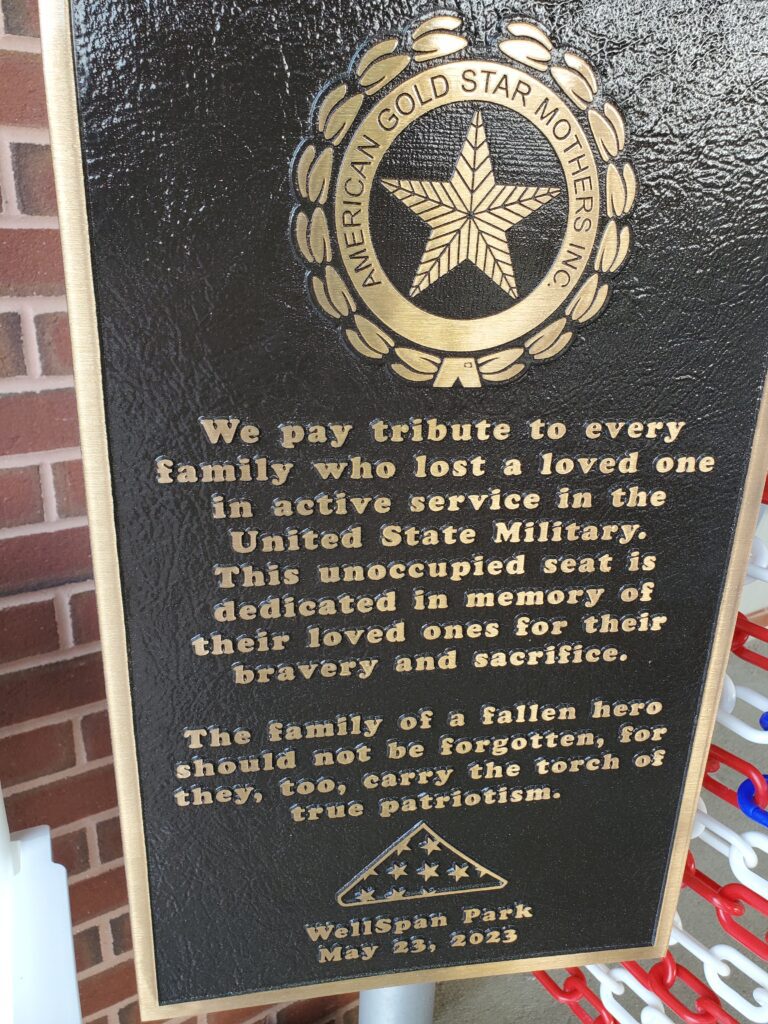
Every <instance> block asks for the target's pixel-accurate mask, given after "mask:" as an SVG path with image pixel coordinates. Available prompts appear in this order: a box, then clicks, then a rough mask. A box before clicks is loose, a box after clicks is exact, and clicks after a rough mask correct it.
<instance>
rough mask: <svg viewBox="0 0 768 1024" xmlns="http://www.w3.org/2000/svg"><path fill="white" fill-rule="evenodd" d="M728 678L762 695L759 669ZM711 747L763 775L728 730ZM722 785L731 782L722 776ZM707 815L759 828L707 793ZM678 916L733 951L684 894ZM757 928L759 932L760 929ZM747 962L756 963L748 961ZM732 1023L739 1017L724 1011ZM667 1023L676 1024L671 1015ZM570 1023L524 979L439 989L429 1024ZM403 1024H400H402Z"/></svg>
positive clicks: (750, 916)
mask: <svg viewBox="0 0 768 1024" xmlns="http://www.w3.org/2000/svg"><path fill="white" fill-rule="evenodd" d="M729 672H730V675H731V678H732V679H733V680H734V682H736V683H739V684H741V685H743V686H749V687H750V688H751V689H753V690H757V691H758V692H759V693H766V694H768V674H766V673H765V672H763V671H762V670H761V669H758V668H753V667H752V666H750V665H748V664H747V663H746V662H744V661H742V660H741V659H740V658H731V664H730V667H729ZM737 711H738V712H739V714H740V715H742V716H745V715H746V714H747V711H745V706H744V705H743V704H740V706H739V707H738V708H737ZM757 718H758V713H757V712H755V714H754V719H751V721H752V722H753V723H754V724H755V725H757ZM715 742H716V743H718V744H719V745H720V746H723V747H725V748H727V749H728V750H731V751H733V752H734V753H736V754H738V755H740V756H741V757H743V758H744V759H745V760H748V761H752V763H753V764H756V765H757V766H758V767H759V768H760V769H761V770H762V771H765V772H766V773H768V747H763V748H760V747H758V746H756V745H755V744H752V743H748V742H746V741H745V740H742V739H741V738H740V737H738V736H736V735H735V734H734V733H732V732H731V731H730V730H727V729H724V728H722V727H721V726H719V725H718V726H717V731H716V733H715ZM724 778H725V779H728V778H732V776H724ZM704 797H705V803H706V805H707V809H708V810H709V812H710V813H711V814H712V815H713V816H714V817H717V818H718V819H719V820H720V821H722V822H723V823H724V824H726V825H729V826H730V827H731V828H733V829H735V831H737V832H747V831H752V830H757V831H759V829H760V826H759V825H757V824H754V823H752V822H750V820H749V819H748V818H746V817H745V816H744V815H743V814H741V812H740V811H737V810H735V809H733V808H731V807H730V806H728V805H727V804H725V803H724V802H723V801H722V800H719V799H718V798H717V797H715V796H713V795H712V794H711V793H706V792H705V794H704ZM692 849H693V852H694V854H695V856H696V863H697V866H698V867H699V868H700V869H701V870H702V871H704V872H705V873H706V874H708V875H710V876H711V877H712V878H714V879H715V880H716V881H718V882H720V883H724V882H729V881H734V880H735V879H734V878H733V876H732V874H731V871H730V867H729V866H728V863H727V861H726V859H725V857H723V856H722V855H721V854H720V853H717V852H716V851H714V850H712V849H711V848H710V847H709V846H707V845H706V844H705V843H703V842H701V841H700V840H695V841H694V843H693V847H692ZM758 871H762V872H763V873H765V872H768V857H766V859H765V862H761V864H760V866H759V868H758ZM680 914H681V917H682V919H683V922H684V924H685V928H686V930H687V931H688V932H690V933H691V934H693V935H694V936H695V937H696V938H697V939H699V940H700V941H702V942H704V943H705V944H706V945H707V946H713V945H715V944H716V943H728V944H729V945H732V946H734V947H736V948H739V943H738V942H737V940H735V939H732V938H731V937H730V936H728V935H727V934H726V933H725V932H723V930H722V928H721V927H720V925H719V924H718V922H717V920H716V918H715V915H714V910H713V908H712V907H711V906H710V905H709V904H708V903H707V902H705V901H704V900H703V899H701V898H700V897H699V896H697V895H696V894H695V893H692V892H690V891H689V890H686V891H685V892H684V893H683V894H682V897H681V901H680ZM743 922H744V924H745V926H746V927H748V928H749V929H750V930H751V931H753V932H755V933H756V934H762V933H763V932H764V931H765V927H766V922H765V921H764V920H762V921H761V919H760V918H759V917H758V915H757V914H756V913H753V912H751V911H750V912H748V913H747V915H746V916H745V917H744V919H743ZM761 924H762V928H761ZM674 952H675V956H676V958H677V959H678V960H679V961H680V962H681V963H683V964H685V965H686V966H687V967H689V968H691V969H692V970H693V971H694V973H696V974H698V975H699V976H701V970H700V964H699V963H698V961H696V960H695V959H694V958H693V957H692V956H690V955H689V954H688V953H686V952H685V951H681V950H680V949H679V948H676V949H675V950H674ZM752 959H756V958H754V957H752ZM729 984H732V985H733V987H734V988H735V989H736V990H737V991H738V992H740V993H741V994H742V995H744V996H747V997H749V996H750V994H751V991H752V988H753V987H754V986H753V985H751V984H750V983H747V982H745V979H744V978H743V977H742V976H739V978H738V979H733V980H729ZM623 1001H625V1004H626V1006H627V1009H629V1010H630V1012H632V1013H633V1014H634V1015H635V1017H637V1018H639V1015H640V1009H641V1007H642V1005H643V1004H642V1003H641V1002H640V1000H638V999H637V998H636V997H634V996H631V995H630V996H629V997H628V998H626V1000H623ZM726 1009H729V1010H731V1012H732V1013H733V1016H734V1017H735V1018H736V1019H737V1020H742V1019H744V1018H743V1015H741V1014H740V1013H739V1012H736V1011H734V1010H733V1008H732V1007H728V1006H727V1005H726ZM669 1016H670V1019H673V1020H675V1021H676V1020H677V1018H676V1017H674V1015H673V1014H672V1013H670V1014H669ZM575 1020H576V1018H575V1017H574V1016H573V1015H572V1014H571V1012H570V1010H568V1009H567V1008H566V1007H564V1006H561V1005H559V1004H558V1003H556V1002H555V1000H553V999H552V998H551V997H550V996H549V995H548V994H547V993H546V992H545V991H544V989H543V988H542V987H541V985H539V983H538V982H537V981H536V979H535V978H533V977H532V976H530V975H525V974H520V975H510V976H508V977H498V978H490V979H483V980H478V981H454V982H446V983H445V984H442V985H439V986H438V989H437V1001H436V1010H435V1024H573V1022H574V1021H575ZM404 1024H406V1022H404Z"/></svg>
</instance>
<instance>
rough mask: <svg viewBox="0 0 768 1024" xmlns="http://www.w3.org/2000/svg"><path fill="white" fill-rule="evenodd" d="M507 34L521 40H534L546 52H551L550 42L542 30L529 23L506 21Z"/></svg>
mask: <svg viewBox="0 0 768 1024" xmlns="http://www.w3.org/2000/svg"><path fill="white" fill-rule="evenodd" d="M506 27H507V32H509V34H510V35H511V36H520V37H521V38H523V39H534V40H536V42H537V43H540V44H541V45H542V46H543V47H544V48H545V49H546V50H547V51H548V52H550V53H551V52H552V40H551V39H550V38H549V36H548V35H547V33H546V32H545V31H544V29H543V28H539V26H538V25H534V24H533V22H531V21H508V22H507V26H506Z"/></svg>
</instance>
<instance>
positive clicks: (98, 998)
mask: <svg viewBox="0 0 768 1024" xmlns="http://www.w3.org/2000/svg"><path fill="white" fill-rule="evenodd" d="M135 995H136V973H135V971H134V968H133V961H132V960H127V961H126V962H125V963H124V964H118V965H117V966H116V967H110V968H109V969H108V970H106V971H100V972H99V973H98V974H93V975H91V976H90V977H89V978H81V979H80V1009H81V1011H82V1014H83V1017H90V1015H91V1014H92V1013H98V1011H99V1010H103V1009H105V1007H108V1006H114V1005H115V1004H116V1003H123V1002H125V1000H126V999H130V998H131V996H135Z"/></svg>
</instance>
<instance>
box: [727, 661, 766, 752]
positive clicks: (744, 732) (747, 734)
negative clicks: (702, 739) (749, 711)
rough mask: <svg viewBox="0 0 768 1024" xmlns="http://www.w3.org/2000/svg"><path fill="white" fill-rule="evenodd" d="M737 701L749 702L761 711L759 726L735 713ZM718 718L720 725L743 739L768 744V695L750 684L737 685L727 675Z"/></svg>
mask: <svg viewBox="0 0 768 1024" xmlns="http://www.w3.org/2000/svg"><path fill="white" fill-rule="evenodd" d="M737 701H742V702H743V703H744V704H749V705H751V706H752V707H753V708H756V709H757V710H758V711H759V712H760V717H759V719H758V723H759V726H755V725H750V723H749V722H745V721H744V719H743V718H739V716H738V715H737V714H736V713H735V711H736V704H737ZM717 720H718V722H719V723H720V725H724V726H725V727H726V729H730V730H731V732H735V733H736V735H737V736H741V737H742V739H745V740H749V742H750V743H758V744H760V745H763V746H764V745H765V744H768V697H766V696H764V695H763V694H762V693H758V692H757V690H751V689H750V688H749V687H748V686H737V685H736V684H735V683H734V682H733V680H732V679H731V677H730V676H726V677H725V680H724V682H723V696H722V698H721V700H720V710H719V711H718V713H717Z"/></svg>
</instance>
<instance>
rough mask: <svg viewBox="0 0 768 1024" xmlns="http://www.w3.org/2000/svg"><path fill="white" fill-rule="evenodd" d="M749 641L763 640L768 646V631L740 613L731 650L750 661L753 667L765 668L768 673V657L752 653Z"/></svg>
mask: <svg viewBox="0 0 768 1024" xmlns="http://www.w3.org/2000/svg"><path fill="white" fill-rule="evenodd" d="M748 640H761V641H762V642H763V643H765V644H768V629H766V628H765V627H764V626H758V624H757V623H756V622H753V621H752V620H751V619H748V618H747V616H746V615H744V614H743V613H742V612H739V614H738V615H737V617H736V629H735V630H734V631H733V640H732V641H731V650H732V651H733V653H734V654H737V655H738V656H739V657H740V658H743V659H744V661H749V662H751V663H752V664H753V665H757V667H758V668H763V669H765V670H766V671H767V672H768V657H766V656H765V655H764V654H758V653H757V652H756V651H750V649H749V648H748V647H747V641H748Z"/></svg>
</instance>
